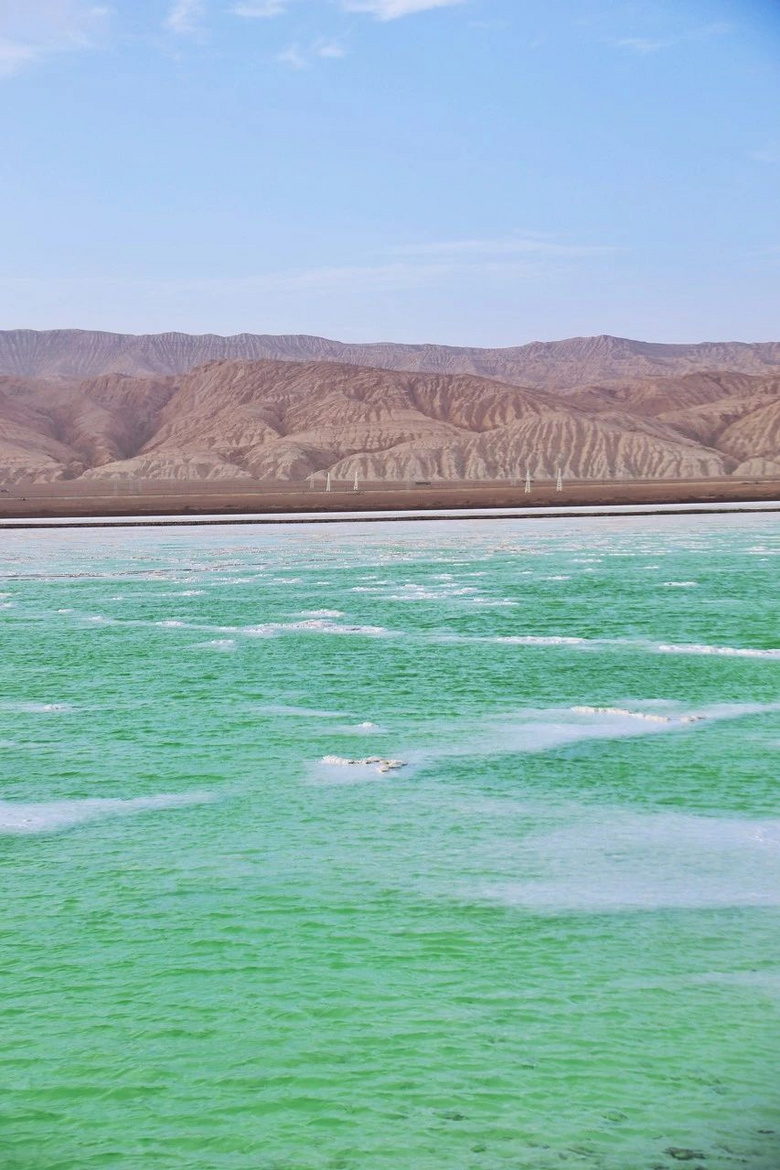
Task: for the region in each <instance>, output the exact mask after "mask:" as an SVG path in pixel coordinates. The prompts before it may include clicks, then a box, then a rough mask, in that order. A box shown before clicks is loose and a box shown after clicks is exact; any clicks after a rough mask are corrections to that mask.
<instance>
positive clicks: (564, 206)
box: [0, 0, 780, 345]
mask: <svg viewBox="0 0 780 1170" xmlns="http://www.w3.org/2000/svg"><path fill="white" fill-rule="evenodd" d="M0 132H1V133H2V149H1V150H0V172H1V176H2V187H0V190H1V191H2V210H3V215H2V249H0V328H18V327H29V328H57V327H63V328H64V327H79V328H96V329H115V330H119V331H127V332H163V331H167V330H170V329H180V330H185V331H190V332H217V333H237V332H242V331H252V332H263V333H265V332H268V333H299V332H300V333H316V334H321V335H325V336H330V337H338V338H341V339H343V340H347V341H367V340H397V341H402V340H406V341H418V342H422V341H431V342H444V343H449V344H462V345H516V344H522V343H524V342H527V341H530V340H534V339H553V338H560V337H567V336H574V335H582V334H592V333H614V334H618V335H621V336H628V337H640V338H644V339H648V340H656V341H700V340H706V339H733V340H768V339H780V313H779V312H778V309H779V308H780V296H779V295H778V289H779V287H780V214H779V211H780V198H779V195H780V5H778V4H776V3H774V2H769V0H767V2H761V0H741V2H738V0H673V2H666V0H592V2H591V0H576V2H575V0H102V2H96V0H0Z"/></svg>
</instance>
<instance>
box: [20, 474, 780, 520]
mask: <svg viewBox="0 0 780 1170" xmlns="http://www.w3.org/2000/svg"><path fill="white" fill-rule="evenodd" d="M166 487H167V490H166ZM26 491H29V492H30V493H31V494H29V495H27V494H26ZM32 493H34V494H32ZM779 498H780V480H778V479H771V480H766V479H764V480H733V479H710V480H698V481H691V480H689V481H672V480H660V481H642V482H637V481H630V482H619V481H614V480H613V481H611V482H603V483H594V482H592V481H590V482H579V483H575V482H569V483H566V484H564V488H563V491H561V492H558V491H556V490H555V484H554V483H544V484H539V485H535V486H534V487H533V490H532V491H531V493H530V494H526V493H525V491H524V489H523V486H522V485H520V486H511V485H506V484H468V485H463V486H450V485H442V486H438V485H433V486H430V487H415V488H411V489H408V488H389V489H388V488H378V489H376V490H363V491H357V492H355V491H334V492H329V493H326V492H324V491H312V490H310V489H303V490H301V489H300V488H297V487H296V486H295V485H291V487H290V488H289V489H287V490H283V489H280V488H279V487H278V486H274V487H272V488H270V489H268V490H262V489H261V490H251V491H248V490H247V489H246V488H245V487H243V486H242V487H241V488H237V489H234V490H230V489H229V488H225V487H223V486H222V485H220V488H219V489H218V490H210V489H209V487H208V486H206V485H203V484H198V485H192V486H190V485H187V486H186V487H182V486H180V485H160V484H154V485H153V487H152V486H151V485H150V486H149V487H144V489H143V490H140V491H138V490H134V488H133V485H129V486H128V485H125V486H123V489H122V494H121V495H118V494H113V493H111V494H109V493H106V491H105V488H104V487H103V486H102V485H101V490H100V491H99V492H98V491H96V490H95V485H94V484H90V485H84V487H83V488H82V487H81V485H76V484H74V483H69V484H67V485H63V486H62V488H61V489H60V487H59V485H58V487H57V488H54V489H52V487H51V486H48V485H46V486H44V485H34V486H31V487H30V488H28V489H26V490H25V488H23V487H16V488H15V489H14V494H8V495H2V496H0V521H2V520H3V519H25V518H30V519H33V518H35V519H41V520H45V519H65V518H67V517H74V518H76V517H86V516H90V517H96V518H101V517H121V516H136V517H137V516H149V517H150V518H151V517H164V516H180V515H192V516H193V517H194V516H198V515H224V516H230V515H231V514H245V515H246V514H252V513H258V514H259V513H264V514H269V513H270V514H275V513H278V514H280V518H281V514H287V515H295V514H296V513H301V512H307V513H311V512H320V513H323V514H327V513H329V512H362V511H366V512H381V511H388V512H389V511H407V510H412V509H414V510H419V511H434V512H435V511H442V510H447V509H469V508H513V507H517V508H524V509H525V508H537V507H538V508H549V507H564V508H567V507H582V506H588V505H593V506H602V507H609V506H620V505H626V504H637V505H647V506H652V505H653V504H690V505H695V504H710V505H712V504H717V503H723V504H727V503H738V502H750V501H765V500H776V499H779Z"/></svg>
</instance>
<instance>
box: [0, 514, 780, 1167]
mask: <svg viewBox="0 0 780 1170" xmlns="http://www.w3.org/2000/svg"><path fill="white" fill-rule="evenodd" d="M1 547H2V552H1V553H0V573H2V579H0V591H2V594H3V595H2V597H0V605H2V606H3V608H2V609H1V610H0V619H1V620H2V657H1V658H0V680H1V682H2V686H1V687H0V758H1V759H2V775H3V788H2V798H3V799H2V801H0V850H1V851H2V869H3V892H4V899H3V916H2V936H3V941H2V963H0V991H1V992H2V1005H3V1010H2V1044H1V1045H0V1067H1V1070H2V1083H3V1086H4V1092H3V1094H2V1098H0V1152H1V1154H2V1157H1V1159H0V1165H2V1166H3V1170H6V1168H8V1170H22V1168H24V1170H44V1168H45V1170H54V1168H57V1170H85V1168H89V1167H107V1168H111V1170H158V1168H160V1170H167V1168H169V1167H171V1168H173V1167H176V1168H182V1170H183V1168H187V1170H325V1168H333V1170H336V1168H338V1170H375V1168H376V1170H383V1168H385V1167H387V1168H388V1170H390V1168H392V1170H406V1168H408V1170H472V1168H473V1170H549V1168H552V1167H560V1166H571V1167H573V1168H576V1167H581V1168H583V1170H594V1168H596V1167H600V1168H603V1170H651V1168H655V1167H671V1166H674V1165H677V1164H681V1160H684V1161H685V1163H686V1164H687V1165H690V1166H706V1167H707V1170H727V1168H731V1167H736V1166H748V1167H753V1168H755V1170H776V1168H777V1166H778V1165H780V1136H778V1135H780V1118H779V1117H778V1109H777V1094H776V1088H777V1086H776V1083H773V1079H774V1080H775V1082H776V1078H774V1069H775V1068H776V1063H777V1058H778V1056H780V1043H779V1042H778V1028H777V1024H778V1006H780V932H779V931H778V926H779V925H780V915H779V914H778V906H779V905H780V816H779V815H778V810H777V786H776V782H775V781H776V776H777V767H776V762H777V759H778V749H779V748H780V590H778V583H777V574H778V564H780V562H778V559H777V558H778V554H779V553H780V521H779V520H778V518H777V517H774V516H749V517H745V516H742V517H714V516H713V517H697V518H691V517H662V518H658V519H652V518H642V519H636V518H633V519H632V518H627V519H593V520H586V519H578V520H577V521H566V520H549V521H544V522H540V521H511V520H501V521H456V522H433V523H426V524H414V523H381V524H360V523H355V524H344V525H333V526H324V527H313V526H309V527H307V526H306V525H293V526H290V527H287V528H283V529H280V528H275V529H265V528H238V527H233V528H231V527H230V526H229V525H225V526H220V527H216V528H209V529H206V530H193V529H149V530H132V531H103V530H97V531H89V532H85V531H81V532H79V531H60V532H46V533H40V532H39V533H34V532H18V533H17V532H14V533H3V534H2V546H1ZM350 760H354V761H358V762H356V763H349V762H348V761H350ZM366 760H373V761H374V762H370V763H366V762H360V761H366ZM382 760H396V761H401V762H402V763H403V764H404V766H403V767H399V768H392V769H391V770H389V771H382V770H380V769H381V767H382V765H381V761H382ZM775 1131H776V1132H775Z"/></svg>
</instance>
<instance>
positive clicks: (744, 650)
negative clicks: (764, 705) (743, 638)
mask: <svg viewBox="0 0 780 1170" xmlns="http://www.w3.org/2000/svg"><path fill="white" fill-rule="evenodd" d="M655 649H656V650H658V651H659V653H661V654H714V655H719V656H723V657H726V658H780V649H770V650H759V649H757V648H754V647H752V646H707V645H703V644H700V643H695V642H692V643H689V644H686V643H679V644H675V643H659V645H657V646H656V647H655Z"/></svg>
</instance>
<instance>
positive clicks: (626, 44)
mask: <svg viewBox="0 0 780 1170" xmlns="http://www.w3.org/2000/svg"><path fill="white" fill-rule="evenodd" d="M674 43H675V42H674V41H662V40H658V39H655V38H653V37H623V39H622V40H619V41H615V45H616V46H617V48H618V49H628V50H629V52H631V53H640V54H641V55H642V56H644V55H645V54H646V53H659V52H660V51H661V49H668V48H669V47H670V46H671V45H673V44H674Z"/></svg>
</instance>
